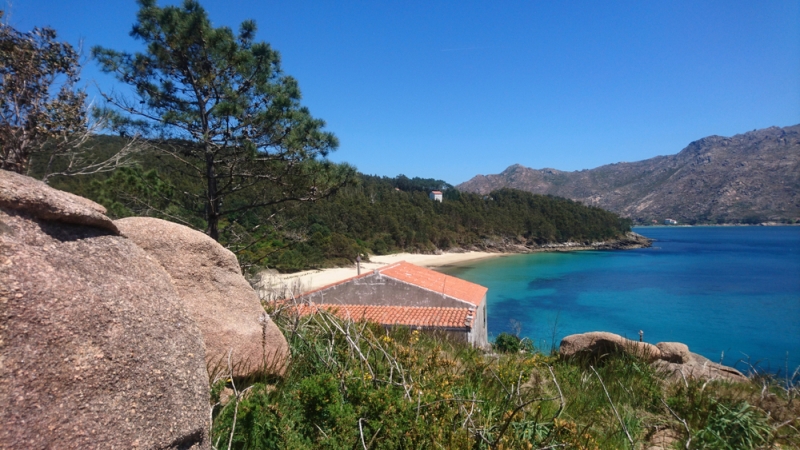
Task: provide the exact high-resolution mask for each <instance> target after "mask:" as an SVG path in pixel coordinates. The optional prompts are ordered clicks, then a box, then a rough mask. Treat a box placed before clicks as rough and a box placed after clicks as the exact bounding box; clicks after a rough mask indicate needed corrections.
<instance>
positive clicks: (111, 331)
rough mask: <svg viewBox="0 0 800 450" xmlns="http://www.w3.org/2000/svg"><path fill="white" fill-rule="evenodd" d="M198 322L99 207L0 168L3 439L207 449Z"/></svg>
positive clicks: (33, 444) (27, 443)
mask: <svg viewBox="0 0 800 450" xmlns="http://www.w3.org/2000/svg"><path fill="white" fill-rule="evenodd" d="M208 398H209V382H208V373H207V371H206V366H205V361H204V348H203V341H202V338H201V335H200V331H199V329H198V327H197V325H196V324H195V322H194V321H193V320H192V319H191V317H190V316H189V315H188V314H187V311H186V309H185V308H184V306H183V302H182V300H181V299H180V296H179V295H178V293H177V292H176V291H175V288H174V287H173V286H172V282H171V280H170V277H169V275H168V274H167V273H166V272H165V271H164V269H163V268H162V267H161V266H160V265H158V264H157V263H156V262H155V261H153V260H152V259H151V258H150V257H148V256H147V254H146V253H145V252H144V251H142V250H141V249H140V248H139V247H137V246H136V245H135V244H134V243H133V242H131V241H129V240H128V239H125V238H123V237H121V236H119V235H117V230H116V227H114V226H113V223H112V222H111V221H110V220H109V219H108V218H107V217H105V216H104V215H103V208H102V207H101V206H100V205H97V204H95V203H93V202H91V201H89V200H87V199H84V198H81V197H77V196H74V195H71V194H67V193H65V192H61V191H57V190H55V189H52V188H50V187H49V186H47V185H45V184H44V183H41V182H39V181H36V180H33V179H31V178H28V177H25V176H22V175H18V174H15V173H12V172H7V171H4V170H0V424H2V425H0V447H2V448H20V449H21V448H31V449H34V448H35V449H39V448H120V449H122V448H126V449H127V448H164V449H167V448H195V449H207V448H210V444H209V439H208V432H209V427H210V423H209V417H208Z"/></svg>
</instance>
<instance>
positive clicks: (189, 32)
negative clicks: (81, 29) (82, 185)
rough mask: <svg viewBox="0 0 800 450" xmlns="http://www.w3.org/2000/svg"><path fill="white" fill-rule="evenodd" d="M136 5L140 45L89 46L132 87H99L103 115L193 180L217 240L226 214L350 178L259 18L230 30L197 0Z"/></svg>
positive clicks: (308, 195) (324, 190) (316, 194)
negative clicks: (122, 92) (114, 90)
mask: <svg viewBox="0 0 800 450" xmlns="http://www.w3.org/2000/svg"><path fill="white" fill-rule="evenodd" d="M139 6H140V9H139V12H138V14H137V22H136V23H135V24H134V27H133V31H132V32H131V35H132V36H133V37H134V38H136V39H138V40H140V41H142V43H143V44H144V45H145V47H146V49H147V50H146V52H144V53H135V54H130V53H125V52H118V51H114V50H111V49H105V48H102V47H95V48H93V49H92V53H93V55H94V57H95V58H96V59H97V60H98V62H99V63H100V65H101V68H102V70H103V71H104V72H106V73H110V74H114V75H115V76H116V77H117V79H118V80H119V81H121V82H123V83H126V84H128V85H130V86H131V87H132V88H133V91H134V93H135V99H127V98H121V97H114V96H111V95H105V99H106V101H107V103H108V105H109V106H108V107H107V108H106V109H105V111H104V114H105V116H107V117H109V118H110V120H111V124H112V128H113V129H114V130H116V131H118V132H120V133H121V134H122V135H130V136H132V135H142V136H145V137H147V138H148V139H150V140H151V142H154V141H157V142H158V145H157V146H155V147H154V149H155V150H156V151H158V152H161V153H162V154H163V155H168V156H170V157H172V158H173V159H174V161H175V162H176V163H178V166H180V170H181V171H182V176H183V177H189V178H192V179H194V180H195V182H194V183H193V189H192V190H189V191H179V192H181V193H184V192H185V196H186V197H194V198H195V199H199V200H201V201H202V202H203V208H202V210H201V211H202V218H203V220H204V222H205V226H206V231H207V233H208V234H209V236H211V237H212V238H214V239H217V240H219V239H220V237H221V236H220V225H221V221H223V220H225V219H227V220H230V219H231V218H230V217H229V216H231V215H234V216H239V215H243V214H246V213H247V212H249V211H250V210H254V209H255V210H260V209H264V208H269V207H274V206H276V205H282V204H286V203H290V202H300V201H313V200H317V199H320V198H323V197H325V196H327V195H330V194H331V193H332V192H334V191H335V190H336V189H337V188H338V187H339V186H341V185H343V184H347V182H348V181H349V180H350V178H351V177H352V175H353V170H352V169H351V168H349V167H348V166H343V165H338V166H337V165H333V164H331V163H329V162H327V161H324V160H323V158H324V157H325V156H327V154H328V153H329V152H330V151H332V150H334V149H335V148H336V147H337V146H338V140H337V139H336V137H335V136H334V135H333V134H332V133H330V132H327V131H323V128H324V126H325V122H324V121H322V120H320V119H315V118H313V117H312V116H311V114H310V112H309V111H308V109H307V108H305V107H303V106H301V104H300V90H299V88H298V85H297V81H296V80H295V79H294V78H292V77H290V76H287V75H284V74H283V73H282V71H281V67H280V55H279V54H278V52H276V51H275V50H273V49H272V48H271V47H270V46H269V44H267V43H265V42H257V41H255V33H256V25H255V22H253V21H251V20H248V21H245V22H243V23H242V24H241V26H240V28H239V31H238V33H234V32H233V31H232V30H231V29H230V28H227V27H218V28H217V27H213V26H212V24H211V21H210V20H209V18H208V15H207V14H206V11H205V10H204V9H203V8H202V7H201V6H200V4H199V3H198V2H196V1H192V0H186V1H184V2H183V5H182V6H166V7H163V8H161V7H158V6H156V2H155V1H154V0H140V1H139ZM264 214H265V215H269V213H268V212H265V213H264ZM250 244H252V243H249V242H248V243H247V244H245V245H250Z"/></svg>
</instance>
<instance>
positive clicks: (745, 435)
mask: <svg viewBox="0 0 800 450" xmlns="http://www.w3.org/2000/svg"><path fill="white" fill-rule="evenodd" d="M771 431H772V430H771V428H770V427H769V425H768V424H767V421H766V418H765V417H764V416H763V415H762V414H760V413H759V412H758V411H756V410H754V409H753V408H752V407H751V406H750V405H749V404H748V403H747V402H741V403H739V404H738V405H735V406H732V407H728V406H725V404H723V403H721V402H715V403H714V406H713V408H712V409H711V411H710V414H709V416H708V419H707V422H706V425H705V427H703V428H702V429H700V430H699V431H698V432H697V433H696V434H695V435H694V443H695V448H714V449H725V450H744V449H753V448H760V447H761V446H762V445H763V444H765V443H767V440H768V438H769V436H770V434H771Z"/></svg>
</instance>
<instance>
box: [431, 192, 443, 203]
mask: <svg viewBox="0 0 800 450" xmlns="http://www.w3.org/2000/svg"><path fill="white" fill-rule="evenodd" d="M430 198H431V200H436V201H437V202H441V201H442V191H431V194H430Z"/></svg>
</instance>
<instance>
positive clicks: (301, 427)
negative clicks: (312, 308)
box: [212, 311, 800, 449]
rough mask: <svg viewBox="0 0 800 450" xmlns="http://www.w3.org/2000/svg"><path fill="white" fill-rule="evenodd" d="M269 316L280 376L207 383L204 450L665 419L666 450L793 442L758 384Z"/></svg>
mask: <svg viewBox="0 0 800 450" xmlns="http://www.w3.org/2000/svg"><path fill="white" fill-rule="evenodd" d="M271 314H272V318H273V320H274V321H275V322H276V324H278V325H279V326H280V327H281V329H282V330H283V332H284V334H285V336H286V338H287V341H288V342H289V346H290V348H291V351H292V362H291V365H290V367H289V368H288V370H287V372H286V375H285V376H284V377H283V378H281V379H274V380H270V379H259V380H229V379H221V380H220V381H218V382H217V383H216V384H215V386H213V389H212V392H213V397H214V398H213V399H212V403H214V404H215V406H214V407H213V410H212V417H213V428H212V444H214V446H215V448H217V449H228V448H235V449H262V448H263V449H273V448H274V449H279V448H280V449H287V448H288V449H312V448H313V449H317V448H320V449H326V448H327V449H339V448H356V449H395V448H398V449H400V448H402V449H404V448H430V449H436V448H447V449H450V448H474V449H489V448H491V449H511V448H514V449H517V448H519V449H539V448H574V449H619V448H631V447H634V448H642V446H643V444H644V443H646V442H647V441H648V439H650V437H651V436H652V435H653V434H654V433H655V432H657V431H658V430H663V429H666V428H669V429H672V430H675V432H676V433H677V434H678V435H679V436H680V437H681V440H680V441H679V442H677V443H676V445H677V446H678V447H679V448H683V447H685V446H687V445H688V448H769V447H770V446H774V445H776V444H778V443H780V444H782V445H787V446H798V445H800V438H799V437H798V433H797V427H798V426H800V419H798V416H800V407H798V404H797V403H798V402H797V401H794V400H793V398H794V397H792V395H796V393H795V392H794V391H791V390H787V389H782V388H780V387H778V386H777V384H776V383H773V382H772V381H766V380H765V379H759V380H757V381H753V382H752V383H741V384H738V385H734V384H726V383H724V382H718V381H715V382H708V383H704V382H700V381H692V380H687V381H686V383H683V382H680V383H679V384H670V383H668V382H666V381H665V379H666V377H665V375H664V374H662V373H659V372H658V371H656V370H655V369H654V368H653V367H652V366H650V365H649V364H647V363H646V362H644V361H643V360H641V359H638V358H636V357H632V356H626V355H624V354H620V355H609V356H607V357H605V358H602V359H601V360H592V361H581V360H570V361H565V360H561V359H559V358H557V357H556V356H554V355H550V354H543V353H539V352H535V351H533V352H531V351H522V352H512V353H499V354H486V353H484V352H482V351H479V350H475V349H472V348H470V347H469V346H467V345H465V344H464V343H461V342H455V341H453V340H450V339H448V338H446V337H444V336H442V335H435V334H427V333H419V332H417V331H412V330H409V329H407V328H397V329H391V330H386V329H384V328H382V327H380V326H377V325H374V324H367V323H353V322H348V321H342V320H339V319H337V318H336V317H334V316H332V315H330V314H327V313H324V312H320V313H318V314H315V315H313V316H308V317H296V316H292V315H291V314H288V313H287V311H272V312H271ZM226 387H227V388H230V389H232V388H234V387H235V390H234V391H235V392H234V394H233V395H231V396H230V399H229V400H228V401H227V403H225V402H224V400H225V399H224V398H222V397H223V394H222V393H223V392H224V389H225V388H226ZM762 389H763V392H762ZM223 403H224V405H223ZM778 416H780V417H779V418H778Z"/></svg>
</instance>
